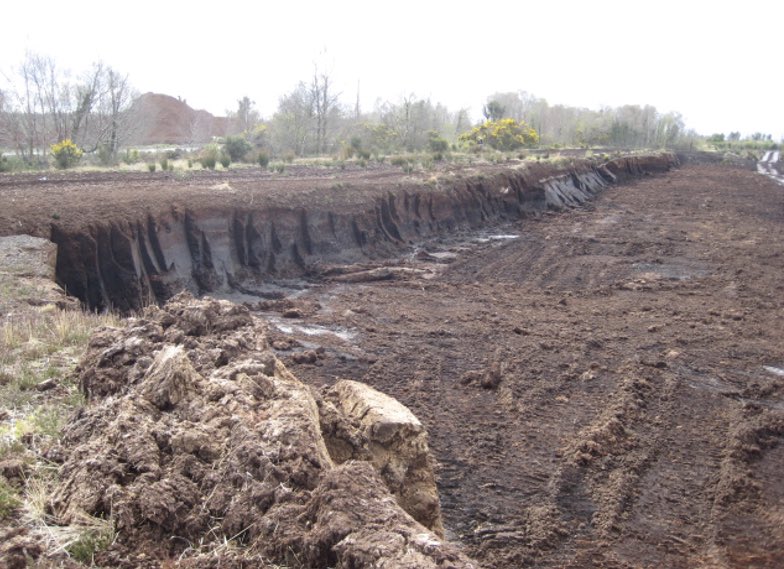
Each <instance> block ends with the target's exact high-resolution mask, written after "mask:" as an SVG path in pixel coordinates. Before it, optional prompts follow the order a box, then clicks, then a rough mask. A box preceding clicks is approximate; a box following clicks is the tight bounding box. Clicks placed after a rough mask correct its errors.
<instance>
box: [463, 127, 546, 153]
mask: <svg viewBox="0 0 784 569" xmlns="http://www.w3.org/2000/svg"><path fill="white" fill-rule="evenodd" d="M460 142H462V143H464V144H467V145H469V146H470V147H474V148H475V147H478V146H481V145H483V144H485V143H486V144H487V145H488V146H490V147H491V148H493V149H495V150H500V151H509V150H516V149H518V148H521V147H523V146H533V145H534V144H537V143H538V142H539V133H537V132H536V130H534V129H533V128H531V127H530V126H528V125H527V124H526V123H525V122H523V121H516V120H514V119H500V120H495V121H485V123H484V124H482V125H480V126H477V127H474V128H472V129H471V130H470V131H468V132H464V133H463V134H461V135H460Z"/></svg>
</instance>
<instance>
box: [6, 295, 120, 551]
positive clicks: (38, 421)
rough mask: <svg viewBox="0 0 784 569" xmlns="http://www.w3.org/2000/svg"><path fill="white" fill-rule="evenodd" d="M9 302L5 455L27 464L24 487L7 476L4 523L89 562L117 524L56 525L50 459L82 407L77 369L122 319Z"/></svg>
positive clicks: (54, 481) (86, 519) (80, 522)
mask: <svg viewBox="0 0 784 569" xmlns="http://www.w3.org/2000/svg"><path fill="white" fill-rule="evenodd" d="M8 288H9V287H6V289H8ZM9 292H14V291H13V290H9ZM16 292H19V291H16ZM27 296H28V295H25V297H27ZM4 300H6V301H9V302H10V305H11V308H10V309H6V310H5V311H4V313H5V317H4V319H3V320H2V321H0V410H2V414H0V460H5V459H10V460H14V461H21V462H22V463H24V464H25V465H26V470H25V479H24V481H23V483H21V484H19V483H14V484H13V485H12V484H10V483H8V482H7V481H5V480H4V479H3V478H2V477H0V520H4V523H6V524H8V523H10V524H12V525H17V526H23V527H26V528H27V529H28V530H29V531H30V532H31V534H32V535H35V536H36V538H37V540H38V541H39V542H40V543H41V544H42V545H44V547H45V549H46V555H47V556H48V557H49V558H50V559H51V558H52V557H51V556H54V557H55V558H57V557H58V556H59V557H60V558H65V557H70V558H71V559H72V560H75V561H78V562H80V563H83V564H85V565H88V566H89V565H91V564H93V559H94V556H95V553H96V552H98V551H100V550H101V549H103V548H105V547H107V546H108V545H109V544H111V543H112V541H113V540H114V537H115V533H114V526H113V524H112V521H111V520H103V519H98V518H93V517H90V516H87V515H85V516H83V517H81V518H79V519H78V520H76V522H75V523H73V524H70V525H68V526H60V525H57V524H56V523H55V520H54V518H53V517H52V515H51V513H49V505H48V504H49V496H50V495H51V492H52V490H53V488H54V487H55V486H56V485H57V483H58V469H57V467H56V466H53V465H52V464H51V463H49V462H48V461H47V460H46V459H45V456H46V452H47V450H48V449H51V448H53V447H54V446H56V445H57V444H58V442H59V439H60V436H61V431H62V428H63V426H64V425H65V424H66V422H67V420H68V417H69V416H70V414H71V413H72V412H73V411H74V409H76V408H77V407H79V406H80V405H82V404H83V398H82V396H81V393H80V392H79V390H78V388H77V386H76V384H75V382H74V380H73V369H74V367H75V365H76V363H77V362H78V360H79V358H80V357H81V355H82V353H83V352H84V350H85V348H86V347H87V343H88V341H89V338H90V336H91V335H92V333H93V332H94V331H95V330H96V329H97V328H100V327H104V326H117V325H119V323H120V318H118V317H117V316H115V315H113V314H92V313H87V312H82V311H80V310H59V309H57V308H56V307H55V306H53V305H46V306H43V307H35V306H31V305H30V304H28V303H27V302H25V301H21V302H20V297H18V296H17V297H16V302H13V300H11V299H10V297H5V299H4ZM5 306H6V307H7V306H8V305H5ZM1 564H2V563H0V565H1Z"/></svg>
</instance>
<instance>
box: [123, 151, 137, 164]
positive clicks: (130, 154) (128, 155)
mask: <svg viewBox="0 0 784 569" xmlns="http://www.w3.org/2000/svg"><path fill="white" fill-rule="evenodd" d="M122 160H123V162H125V163H126V164H128V165H131V164H136V163H137V162H138V161H139V151H138V150H136V149H135V148H134V149H133V150H131V149H130V148H126V150H125V154H124V155H123V159H122Z"/></svg>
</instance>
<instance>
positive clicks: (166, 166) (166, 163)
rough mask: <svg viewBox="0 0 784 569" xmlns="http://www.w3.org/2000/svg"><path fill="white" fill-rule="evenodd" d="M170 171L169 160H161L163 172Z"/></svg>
mask: <svg viewBox="0 0 784 569" xmlns="http://www.w3.org/2000/svg"><path fill="white" fill-rule="evenodd" d="M168 169H169V159H168V158H161V170H162V171H164V172H165V171H166V170H168Z"/></svg>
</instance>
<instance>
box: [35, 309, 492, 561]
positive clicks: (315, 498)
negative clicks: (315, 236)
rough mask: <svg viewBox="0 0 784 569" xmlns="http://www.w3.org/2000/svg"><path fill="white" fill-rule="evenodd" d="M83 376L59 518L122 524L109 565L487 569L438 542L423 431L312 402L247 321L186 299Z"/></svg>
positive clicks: (368, 397)
mask: <svg viewBox="0 0 784 569" xmlns="http://www.w3.org/2000/svg"><path fill="white" fill-rule="evenodd" d="M78 373H79V380H80V385H81V388H82V390H83V392H84V394H85V396H86V397H87V405H86V406H85V407H84V408H83V409H82V410H81V411H80V412H79V414H78V416H76V417H74V418H73V419H72V421H71V423H70V424H69V425H68V427H67V428H66V431H65V435H64V442H63V444H64V447H65V457H66V458H65V461H64V464H63V467H62V470H61V481H62V482H61V484H60V486H59V488H58V490H57V491H56V493H55V494H54V495H53V496H52V498H51V502H50V508H51V511H52V514H53V516H54V518H55V519H56V520H57V521H58V522H59V523H63V524H68V523H72V522H75V521H77V520H78V519H80V517H82V516H83V515H84V514H85V513H86V514H89V515H91V516H97V517H102V518H107V519H110V520H112V522H113V524H114V529H115V532H116V536H117V537H116V540H115V541H114V543H113V544H112V545H110V546H109V547H108V548H107V549H106V550H105V551H103V552H101V553H100V554H99V556H98V559H97V561H98V562H101V563H104V564H107V565H112V566H125V567H131V566H134V567H137V566H158V565H161V564H164V563H171V562H179V563H181V564H182V565H184V566H191V567H208V566H217V565H216V563H217V564H218V565H220V566H222V567H227V566H245V565H247V564H252V565H253V566H260V567H263V566H265V564H268V565H269V566H272V565H273V564H285V565H286V566H289V567H327V566H330V567H380V566H383V567H476V566H477V565H476V564H475V563H473V562H472V561H470V560H469V559H468V558H466V557H465V556H463V555H462V554H461V553H460V551H459V550H458V549H456V548H455V547H454V546H452V545H449V544H447V543H445V542H443V541H442V540H441V538H440V537H439V535H441V534H442V533H443V526H442V521H441V514H440V507H439V502H438V495H437V491H436V485H435V476H434V474H433V468H432V466H433V464H432V463H433V461H432V458H431V457H430V454H429V451H428V447H427V435H426V433H425V431H424V429H423V427H422V425H421V423H420V422H419V421H418V420H417V419H416V417H414V415H413V414H411V412H410V411H409V410H408V409H407V408H405V407H404V406H403V405H401V404H400V403H398V402H397V401H395V400H394V399H392V398H390V397H387V396H385V395H383V394H381V393H379V392H377V391H375V390H373V389H371V388H369V387H367V386H365V385H362V384H359V383H356V382H350V381H342V382H339V383H338V384H337V385H336V386H334V387H333V388H332V389H330V390H328V391H326V392H325V393H323V394H322V393H316V392H313V391H312V390H311V388H309V387H307V386H306V385H304V384H303V383H301V382H300V381H299V380H298V379H297V378H295V377H294V376H293V375H292V374H291V373H289V372H288V370H287V369H286V368H285V367H284V366H283V364H282V363H281V362H280V361H278V360H277V359H276V358H275V357H274V355H273V354H272V352H271V351H269V349H268V346H267V340H266V330H265V328H264V325H263V323H260V322H259V321H257V320H254V319H253V318H252V317H251V316H250V313H249V312H248V311H247V309H245V308H244V307H240V306H237V305H233V304H231V303H229V302H226V301H216V300H211V299H204V300H195V299H194V298H192V297H191V296H190V295H189V294H180V295H177V296H176V297H174V298H173V299H172V300H171V301H170V302H169V303H168V304H166V305H165V306H164V307H163V308H157V307H151V308H149V309H147V310H146V312H145V313H144V315H143V316H142V317H140V318H134V319H130V320H129V321H128V324H127V326H126V327H125V328H123V329H103V330H101V331H99V332H98V333H97V334H96V336H95V337H94V338H93V340H92V342H91V344H90V348H89V350H88V352H87V353H86V355H85V356H84V358H83V360H82V362H81V364H80V367H79V369H78ZM417 520H418V521H417ZM423 524H424V525H423ZM425 526H427V527H425Z"/></svg>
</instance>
